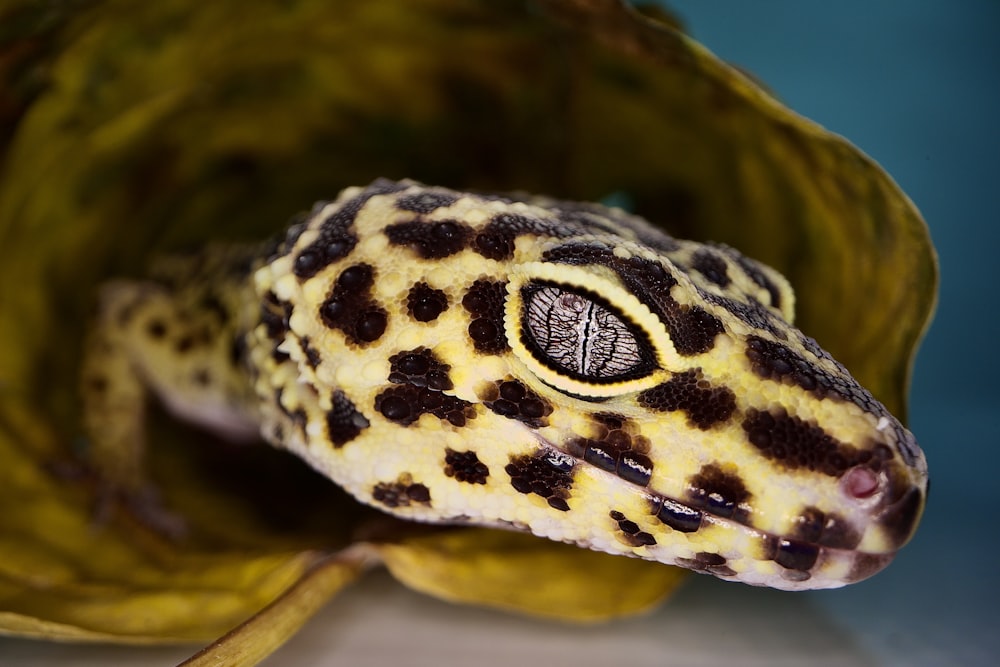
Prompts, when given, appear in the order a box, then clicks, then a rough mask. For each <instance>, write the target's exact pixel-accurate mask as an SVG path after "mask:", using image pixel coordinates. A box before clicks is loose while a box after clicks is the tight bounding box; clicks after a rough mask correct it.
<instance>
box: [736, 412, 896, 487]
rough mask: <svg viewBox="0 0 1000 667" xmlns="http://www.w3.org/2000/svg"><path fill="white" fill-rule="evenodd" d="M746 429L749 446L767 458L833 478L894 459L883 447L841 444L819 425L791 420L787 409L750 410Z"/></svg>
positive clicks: (744, 428) (873, 467)
mask: <svg viewBox="0 0 1000 667" xmlns="http://www.w3.org/2000/svg"><path fill="white" fill-rule="evenodd" d="M743 430H744V431H746V434H747V438H748V439H749V440H750V443H751V444H752V445H753V446H754V447H756V448H757V449H758V450H760V452H761V454H763V455H764V456H765V457H767V458H768V459H770V460H772V461H777V462H779V463H781V464H783V465H785V466H787V467H789V468H806V469H808V470H812V471H815V472H820V473H823V474H824V475H830V476H833V477H839V476H840V475H842V474H844V472H845V471H846V470H847V469H848V468H851V467H853V466H856V465H867V466H869V467H871V468H872V469H873V470H879V469H881V467H882V465H883V463H884V460H885V459H887V458H889V457H891V456H892V453H891V452H890V451H889V449H888V448H887V447H885V446H884V445H882V446H877V447H875V448H873V449H858V448H856V447H854V446H852V445H848V444H845V443H842V442H840V441H839V440H836V439H835V438H833V437H832V436H830V435H829V434H828V433H827V432H826V431H824V430H823V429H822V428H820V427H819V426H817V425H816V424H814V423H811V422H806V421H803V420H801V419H799V418H798V417H792V416H790V415H789V414H788V413H787V412H786V411H785V410H784V409H778V410H775V411H774V412H767V411H762V410H748V411H747V413H746V416H745V418H744V419H743Z"/></svg>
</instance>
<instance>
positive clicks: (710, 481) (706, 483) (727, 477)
mask: <svg viewBox="0 0 1000 667" xmlns="http://www.w3.org/2000/svg"><path fill="white" fill-rule="evenodd" d="M687 496H688V499H689V500H690V502H691V505H692V506H693V507H696V508H699V509H702V510H704V511H706V512H709V513H711V514H714V515H715V516H718V517H721V518H724V519H733V520H734V521H737V522H739V523H746V521H747V518H748V516H749V510H750V508H749V507H748V505H747V501H748V500H749V499H750V492H749V491H747V488H746V486H744V485H743V480H741V479H740V478H739V477H738V476H736V475H735V474H732V473H729V472H726V471H724V470H723V469H722V468H720V467H719V466H717V465H715V464H714V463H710V464H708V465H705V466H702V469H701V470H700V471H698V473H697V474H695V475H693V476H692V477H691V478H690V479H689V480H688V489H687Z"/></svg>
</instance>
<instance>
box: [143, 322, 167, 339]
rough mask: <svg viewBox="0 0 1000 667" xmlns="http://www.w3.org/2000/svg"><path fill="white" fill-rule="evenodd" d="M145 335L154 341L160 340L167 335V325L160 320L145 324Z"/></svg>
mask: <svg viewBox="0 0 1000 667" xmlns="http://www.w3.org/2000/svg"><path fill="white" fill-rule="evenodd" d="M146 334H147V335H148V336H149V337H150V338H153V339H155V340H162V339H163V338H164V337H165V336H166V335H167V323H166V322H164V321H163V320H160V319H154V320H150V321H149V322H147V323H146Z"/></svg>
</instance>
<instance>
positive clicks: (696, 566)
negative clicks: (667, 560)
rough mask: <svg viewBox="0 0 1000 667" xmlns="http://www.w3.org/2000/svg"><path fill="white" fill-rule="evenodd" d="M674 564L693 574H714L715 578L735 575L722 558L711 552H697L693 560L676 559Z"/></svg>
mask: <svg viewBox="0 0 1000 667" xmlns="http://www.w3.org/2000/svg"><path fill="white" fill-rule="evenodd" d="M674 563H676V564H677V565H679V566H680V567H686V568H688V569H689V570H694V571H695V572H704V573H706V574H714V575H715V576H717V577H732V576H733V575H735V574H736V571H735V570H733V569H732V568H731V567H729V566H728V565H726V559H725V558H724V557H723V556H721V555H719V554H716V553H712V552H711V551H699V552H698V553H696V554H695V555H694V558H678V559H677V560H675V561H674Z"/></svg>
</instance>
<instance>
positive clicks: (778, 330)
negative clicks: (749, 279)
mask: <svg viewBox="0 0 1000 667" xmlns="http://www.w3.org/2000/svg"><path fill="white" fill-rule="evenodd" d="M700 295H701V298H703V299H705V301H707V302H709V303H713V304H715V305H717V306H721V307H722V308H725V309H726V310H727V311H729V313H730V314H731V315H733V316H734V317H736V318H738V319H739V320H740V321H742V322H743V323H744V324H746V325H748V326H750V327H752V328H754V329H759V330H761V331H766V332H768V333H769V334H771V335H772V336H774V337H775V338H778V339H779V340H785V339H787V338H788V334H786V333H785V329H784V328H783V327H781V326H780V325H779V324H778V321H777V320H778V318H777V316H776V315H774V313H772V312H771V311H770V310H768V309H767V308H766V307H765V306H764V304H762V303H761V302H760V301H757V300H756V299H754V298H753V297H750V300H749V301H747V302H746V303H744V302H743V301H737V300H736V299H731V298H729V297H726V296H720V295H718V294H711V293H709V292H705V291H701V292H700Z"/></svg>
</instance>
